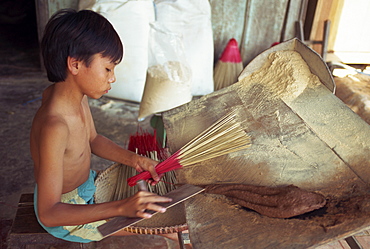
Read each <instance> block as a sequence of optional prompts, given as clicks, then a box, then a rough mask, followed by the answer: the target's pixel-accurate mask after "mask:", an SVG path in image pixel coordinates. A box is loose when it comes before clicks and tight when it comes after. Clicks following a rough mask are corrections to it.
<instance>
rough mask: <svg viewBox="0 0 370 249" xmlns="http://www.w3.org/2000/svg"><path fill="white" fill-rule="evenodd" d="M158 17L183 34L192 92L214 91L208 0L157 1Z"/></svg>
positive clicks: (194, 93)
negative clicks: (190, 72)
mask: <svg viewBox="0 0 370 249" xmlns="http://www.w3.org/2000/svg"><path fill="white" fill-rule="evenodd" d="M154 3H155V6H156V14H157V16H156V19H157V22H160V23H161V24H162V25H163V26H165V27H166V28H167V29H168V30H170V31H172V32H174V33H180V34H181V35H182V37H183V43H184V48H185V54H186V55H187V61H188V63H189V65H190V68H191V70H192V77H193V83H192V95H193V96H198V95H205V94H208V93H211V92H213V87H214V86H213V85H214V84H213V55H214V51H213V50H214V46H213V33H212V22H211V6H210V4H209V1H208V0H155V1H154Z"/></svg>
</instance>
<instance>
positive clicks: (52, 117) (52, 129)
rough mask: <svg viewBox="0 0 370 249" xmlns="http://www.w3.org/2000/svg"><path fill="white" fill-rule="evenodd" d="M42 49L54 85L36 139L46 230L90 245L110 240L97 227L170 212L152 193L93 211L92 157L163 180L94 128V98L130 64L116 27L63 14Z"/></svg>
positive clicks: (149, 163) (38, 201) (89, 14)
mask: <svg viewBox="0 0 370 249" xmlns="http://www.w3.org/2000/svg"><path fill="white" fill-rule="evenodd" d="M41 49H42V54H43V59H44V64H45V68H46V71H47V76H48V79H49V81H51V82H53V83H54V84H52V85H51V86H49V87H48V88H47V89H46V90H45V91H44V93H43V97H42V104H41V107H40V109H39V110H38V112H37V113H36V115H35V117H34V120H33V124H32V129H31V135H30V146H31V154H32V159H33V161H34V172H35V179H36V183H37V184H36V187H35V211H36V214H37V217H38V219H39V222H40V224H41V225H42V226H43V227H44V228H45V229H46V230H47V231H48V232H49V233H51V234H53V235H54V236H56V237H59V238H62V239H65V240H69V241H75V242H90V241H95V240H101V239H102V236H101V234H100V233H99V232H98V231H97V226H99V225H101V224H103V223H104V222H106V221H105V220H106V219H108V218H111V217H115V216H128V217H142V218H149V217H150V214H148V213H146V212H145V210H146V209H147V210H154V211H158V212H164V211H165V209H164V208H163V207H161V206H159V205H156V204H155V203H156V202H157V203H158V202H169V201H171V200H170V199H168V198H165V197H161V196H158V195H155V194H152V193H149V192H146V191H140V192H138V193H137V194H135V195H134V196H132V197H130V198H127V199H124V200H120V201H114V202H108V203H102V204H93V195H94V192H95V186H94V178H95V177H96V172H94V171H93V170H91V169H90V158H91V153H94V154H95V155H97V156H100V157H102V158H105V159H108V160H111V161H115V162H119V163H122V164H125V165H128V166H131V167H133V168H135V169H136V170H137V171H139V172H141V171H149V172H150V173H151V175H152V178H153V179H154V181H158V180H159V176H158V175H157V173H156V172H155V169H154V167H155V165H156V164H157V162H156V161H154V160H151V159H148V158H145V157H141V156H139V155H137V154H135V153H132V152H130V151H128V150H125V149H123V148H121V147H120V146H118V145H117V144H115V143H114V142H112V141H111V140H109V139H107V138H106V137H104V136H101V135H99V134H97V132H96V130H95V127H94V122H93V119H92V116H91V112H90V108H89V106H88V99H87V98H88V97H90V98H93V99H98V98H100V97H101V96H102V95H103V94H105V93H107V92H108V91H109V90H110V88H111V84H112V83H114V82H115V80H116V79H115V76H114V68H115V66H116V65H117V64H118V63H119V62H120V61H121V60H122V58H123V46H122V43H121V41H120V38H119V36H118V35H117V33H116V31H115V30H114V28H113V27H112V25H111V24H110V23H109V22H108V21H107V20H106V19H105V18H104V17H102V16H101V15H99V14H97V13H95V12H93V11H87V10H84V11H79V12H77V11H74V10H61V11H59V12H57V13H56V14H55V15H54V16H52V17H51V19H50V20H49V22H48V24H47V26H46V28H45V33H44V37H43V40H42V44H41ZM83 224H84V225H83ZM129 234H130V233H128V232H124V231H119V232H117V233H116V234H114V235H129ZM130 235H132V234H130Z"/></svg>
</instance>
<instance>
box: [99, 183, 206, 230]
mask: <svg viewBox="0 0 370 249" xmlns="http://www.w3.org/2000/svg"><path fill="white" fill-rule="evenodd" d="M203 191H204V189H203V188H200V187H197V186H193V185H189V184H185V185H183V186H181V187H179V188H177V189H175V190H173V191H171V192H169V193H167V194H165V195H164V196H165V197H168V198H171V199H172V201H171V202H168V203H158V205H161V206H163V207H165V208H171V207H173V206H175V205H176V204H179V203H181V202H183V201H185V200H187V199H189V198H190V197H192V196H194V195H196V194H199V193H201V192H203ZM147 213H150V214H153V215H154V214H156V213H157V212H155V211H151V210H149V211H147ZM141 220H143V218H129V217H115V218H113V219H112V220H110V221H108V222H107V223H105V224H103V225H100V226H99V227H98V230H99V232H100V233H101V234H102V235H103V237H106V236H109V235H111V234H112V233H115V232H118V231H119V230H122V229H124V228H125V227H128V226H131V225H134V224H136V223H138V222H139V221H141Z"/></svg>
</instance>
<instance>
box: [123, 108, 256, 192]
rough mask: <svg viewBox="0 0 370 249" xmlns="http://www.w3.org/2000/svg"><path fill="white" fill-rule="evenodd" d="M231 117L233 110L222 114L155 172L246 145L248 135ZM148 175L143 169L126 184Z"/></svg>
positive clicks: (248, 139) (223, 153)
mask: <svg viewBox="0 0 370 249" xmlns="http://www.w3.org/2000/svg"><path fill="white" fill-rule="evenodd" d="M235 117H236V111H235V110H233V111H231V112H230V113H228V114H226V115H225V116H223V117H222V118H221V119H219V120H218V121H217V122H215V123H214V124H213V125H211V126H210V127H209V128H208V129H206V130H205V131H203V132H202V133H200V134H199V135H198V136H196V137H195V138H194V139H193V140H191V141H190V142H188V143H187V144H186V145H184V146H183V147H182V148H181V149H179V150H178V151H176V152H175V153H174V154H173V155H172V156H170V157H169V158H168V159H166V160H164V161H163V162H160V163H159V164H158V165H157V166H156V171H157V173H158V174H163V173H165V172H168V171H172V170H175V169H179V168H181V167H183V166H189V165H192V164H195V163H198V162H202V161H205V160H208V159H211V158H215V157H218V156H221V155H225V154H228V153H231V152H235V151H239V150H242V149H246V148H248V147H250V145H251V139H250V136H249V135H248V134H247V133H246V132H245V131H244V130H243V128H242V127H241V126H240V122H238V121H236V120H235ZM150 178H151V175H150V173H149V172H148V171H144V172H142V173H140V174H138V175H136V176H133V177H131V178H129V179H128V185H129V186H134V185H135V184H136V182H137V181H139V180H142V179H143V180H147V179H150Z"/></svg>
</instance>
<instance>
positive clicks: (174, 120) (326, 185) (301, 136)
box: [163, 41, 370, 248]
mask: <svg viewBox="0 0 370 249" xmlns="http://www.w3.org/2000/svg"><path fill="white" fill-rule="evenodd" d="M290 43H293V44H288V46H287V47H289V46H290V45H293V46H292V49H297V46H296V45H297V44H296V41H290ZM301 45H302V44H301ZM299 46H300V45H299ZM299 46H298V52H301V53H305V54H304V55H303V54H302V57H303V58H304V60H305V61H306V62H307V64H308V65H309V67H310V69H311V72H312V73H314V72H317V73H318V74H320V75H318V77H319V78H320V79H324V80H325V79H331V77H330V76H328V75H324V74H325V73H326V74H328V70H327V68H325V66H324V68H322V70H321V68H318V66H317V65H316V62H317V61H316V60H315V58H316V57H315V56H317V54H316V53H313V52H312V50H310V49H308V48H307V50H305V49H300V48H299ZM280 48H282V47H280ZM274 49H276V48H274ZM265 53H269V51H266V52H265ZM307 53H308V54H307ZM309 53H313V54H312V55H310V54H309ZM261 58H262V60H263V59H264V58H266V57H265V55H264V54H263V55H262V56H261V57H260V58H259V59H261ZM256 59H257V60H258V58H256ZM311 63H315V65H311ZM252 64H253V65H252V66H253V70H258V69H259V66H258V65H259V63H252ZM253 70H250V68H248V67H247V68H246V69H245V72H244V73H242V76H241V77H242V78H243V76H245V75H247V74H248V72H250V71H253ZM242 78H241V79H242ZM279 83H280V82H279V81H277V82H276V84H279ZM324 83H325V84H324ZM302 84H305V82H302ZM330 88H333V87H331V86H330V82H323V84H318V85H315V86H310V85H308V86H307V87H306V88H304V90H303V91H302V92H301V93H300V94H298V95H297V96H295V97H291V96H288V97H287V96H286V95H285V96H284V94H283V95H281V96H280V95H278V94H277V93H276V92H274V91H273V89H274V88H271V86H267V85H262V84H259V83H258V82H243V81H241V80H240V82H238V83H236V84H234V85H232V86H230V87H228V88H225V89H222V90H220V91H217V92H214V93H212V94H209V95H207V96H204V97H202V98H200V99H197V100H195V101H192V102H190V103H189V104H186V105H183V106H181V107H178V108H175V109H173V110H170V111H168V112H165V113H164V114H163V118H164V124H165V127H166V130H167V134H168V145H169V147H170V150H171V151H172V152H173V151H176V150H177V149H179V148H181V146H183V145H184V144H185V143H186V142H187V141H189V140H190V139H192V138H193V137H195V136H196V135H197V134H199V133H200V132H201V131H202V130H204V129H205V128H207V127H208V126H210V125H211V124H212V123H213V122H214V121H215V120H217V119H218V118H220V117H221V116H223V115H225V113H227V112H228V111H229V110H231V109H233V108H237V109H238V117H239V119H240V121H241V123H242V126H243V127H244V129H245V130H246V131H247V132H248V133H249V134H250V135H251V137H252V146H251V147H250V148H249V149H246V150H243V151H239V152H235V153H232V154H229V155H226V156H222V157H219V158H215V159H212V160H208V161H205V162H202V163H198V164H196V165H194V166H188V167H187V168H184V169H182V170H179V171H178V173H177V175H178V179H179V181H180V182H183V183H189V184H194V185H197V184H202V185H203V184H212V183H226V182H227V183H245V184H254V185H261V186H279V185H286V184H294V185H296V186H298V187H301V188H303V189H307V190H313V191H319V192H320V193H322V194H324V195H325V196H331V197H336V198H341V197H344V196H347V195H348V194H353V193H355V192H356V191H360V192H361V191H362V193H363V192H368V186H369V182H370V151H369V148H370V141H369V139H368V138H369V137H370V126H369V125H368V124H367V123H366V122H364V121H363V120H362V119H361V118H359V117H358V116H357V115H356V114H355V113H353V112H352V111H351V110H350V109H349V108H348V107H347V106H346V105H345V104H344V103H343V102H341V101H340V100H339V99H338V98H337V97H335V95H333V93H332V89H331V90H329V89H330ZM185 206H186V217H187V222H188V226H189V231H190V238H191V241H192V243H193V244H194V246H195V248H308V247H310V246H317V245H320V244H323V243H327V242H329V241H331V240H334V239H339V238H344V237H347V236H349V235H350V234H352V233H356V232H358V231H359V230H361V229H364V228H366V227H367V226H369V225H370V216H369V213H368V212H367V211H366V212H364V213H363V215H361V214H360V218H358V219H350V220H348V221H346V222H342V223H341V224H342V225H340V224H338V225H335V226H333V229H331V230H330V231H329V232H328V230H327V229H326V228H325V229H324V228H323V227H322V226H320V225H317V224H313V225H312V224H309V223H308V222H307V221H302V220H299V219H287V220H284V219H271V218H267V217H264V216H260V215H258V214H256V213H254V212H251V211H246V210H242V209H240V208H236V207H235V206H233V205H231V204H230V203H227V202H226V201H225V200H222V199H220V198H215V197H212V196H210V195H206V194H202V195H199V196H197V197H196V198H194V200H191V201H188V202H186V204H185ZM266 238H269V239H266Z"/></svg>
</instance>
